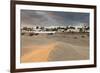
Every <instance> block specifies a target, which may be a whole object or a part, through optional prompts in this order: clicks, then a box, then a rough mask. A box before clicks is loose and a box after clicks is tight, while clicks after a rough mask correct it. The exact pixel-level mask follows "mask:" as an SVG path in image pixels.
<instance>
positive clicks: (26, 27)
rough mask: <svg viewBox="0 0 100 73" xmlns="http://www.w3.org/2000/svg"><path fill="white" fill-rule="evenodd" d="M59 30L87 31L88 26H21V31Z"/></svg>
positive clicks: (59, 31)
mask: <svg viewBox="0 0 100 73" xmlns="http://www.w3.org/2000/svg"><path fill="white" fill-rule="evenodd" d="M61 32H72V33H73V32H77V33H78V32H86V33H88V32H89V26H49V27H47V26H34V27H29V26H24V27H22V28H21V33H22V34H25V33H31V34H32V33H33V34H34V33H35V34H36V33H37V34H39V33H52V34H53V33H61Z"/></svg>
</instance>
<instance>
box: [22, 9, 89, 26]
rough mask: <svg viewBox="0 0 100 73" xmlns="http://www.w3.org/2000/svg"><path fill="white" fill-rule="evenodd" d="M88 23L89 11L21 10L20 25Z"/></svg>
mask: <svg viewBox="0 0 100 73" xmlns="http://www.w3.org/2000/svg"><path fill="white" fill-rule="evenodd" d="M80 23H86V24H87V25H88V24H89V13H75V12H54V11H35V10H21V25H38V26H60V25H66V26H67V25H77V24H80Z"/></svg>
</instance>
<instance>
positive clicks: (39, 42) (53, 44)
mask: <svg viewBox="0 0 100 73" xmlns="http://www.w3.org/2000/svg"><path fill="white" fill-rule="evenodd" d="M75 37H77V38H75ZM21 38H22V46H21V63H28V62H29V63H30V62H47V61H68V60H86V59H89V38H88V37H87V36H86V35H85V37H84V38H82V37H81V35H80V34H74V35H73V34H66V35H63V34H62V35H59V34H57V35H45V36H43V35H37V36H22V37H21Z"/></svg>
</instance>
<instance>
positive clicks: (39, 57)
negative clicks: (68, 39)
mask: <svg viewBox="0 0 100 73" xmlns="http://www.w3.org/2000/svg"><path fill="white" fill-rule="evenodd" d="M55 46H56V43H49V44H45V45H41V46H38V45H37V46H36V45H35V46H34V45H33V47H31V49H32V48H36V50H32V51H31V52H29V53H27V54H25V55H23V56H22V58H21V61H22V62H41V61H48V56H49V53H50V52H51V51H52V49H54V48H55Z"/></svg>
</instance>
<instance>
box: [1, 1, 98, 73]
mask: <svg viewBox="0 0 100 73" xmlns="http://www.w3.org/2000/svg"><path fill="white" fill-rule="evenodd" d="M34 1H45V2H56V3H72V4H73V3H75V4H89V5H91V4H92V5H97V24H98V25H97V29H98V30H97V31H98V37H100V34H99V31H100V25H99V24H100V0H34ZM97 42H98V44H97V48H98V49H97V55H98V56H97V61H98V62H97V68H83V69H69V70H54V71H41V72H34V73H56V72H57V73H61V72H62V73H98V72H100V57H99V55H100V46H99V43H100V38H98V40H97ZM9 69H10V0H0V73H10V71H9ZM30 73H33V72H30Z"/></svg>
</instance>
